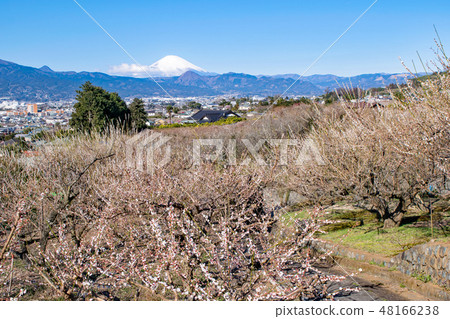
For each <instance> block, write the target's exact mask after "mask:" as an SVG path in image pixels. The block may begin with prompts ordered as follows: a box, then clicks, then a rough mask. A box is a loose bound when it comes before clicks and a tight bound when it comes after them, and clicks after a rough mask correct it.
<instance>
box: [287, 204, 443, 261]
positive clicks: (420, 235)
mask: <svg viewBox="0 0 450 319" xmlns="http://www.w3.org/2000/svg"><path fill="white" fill-rule="evenodd" d="M306 217H308V213H307V210H302V211H298V212H289V213H286V214H284V215H283V216H282V220H281V221H282V224H283V225H284V226H285V227H292V226H293V225H294V221H295V220H296V219H303V218H306ZM409 217H416V218H417V219H418V220H423V219H424V218H425V217H427V216H426V215H425V213H424V216H421V215H420V214H418V213H417V212H414V213H411V214H409ZM327 218H328V219H332V220H339V221H341V222H340V223H338V224H332V225H330V226H326V227H325V228H324V229H327V231H328V232H327V233H326V234H321V235H320V238H323V239H325V240H328V241H330V242H334V243H337V244H340V245H342V246H345V247H349V248H355V249H360V250H363V251H367V252H369V253H374V254H378V255H382V256H385V257H390V256H394V255H396V254H398V253H400V252H402V251H405V250H407V249H409V248H411V247H413V246H415V245H419V244H423V243H426V242H428V241H430V240H431V239H437V240H439V241H450V237H446V235H449V233H450V229H449V228H450V227H447V229H446V230H445V232H443V231H442V229H439V228H434V232H433V238H432V236H431V229H430V227H416V226H413V224H406V225H403V226H400V227H397V228H390V229H383V228H382V227H383V224H382V223H381V222H379V221H377V220H376V218H374V215H373V214H371V213H369V212H367V211H366V212H364V211H360V210H338V211H336V212H333V213H332V214H331V215H328V216H327ZM446 218H448V215H447V217H446ZM355 221H362V222H363V223H362V225H358V224H356V225H355ZM333 225H336V226H335V227H332V226H333Z"/></svg>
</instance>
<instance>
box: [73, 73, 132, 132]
mask: <svg viewBox="0 0 450 319" xmlns="http://www.w3.org/2000/svg"><path fill="white" fill-rule="evenodd" d="M77 93H78V95H77V96H76V100H77V101H78V102H77V103H75V105H74V108H75V111H74V113H73V114H72V118H71V119H70V122H69V124H70V126H71V127H72V128H74V129H75V130H80V131H88V132H90V131H93V130H98V131H103V130H105V129H106V128H107V127H108V126H110V125H112V126H116V127H126V124H127V120H128V119H129V110H128V108H127V105H126V103H125V102H124V101H123V100H122V99H121V97H120V96H119V95H118V94H117V93H110V92H108V91H106V90H104V89H103V88H101V87H99V86H94V85H92V83H91V82H89V81H88V82H86V83H84V84H83V85H82V86H81V90H79V91H77Z"/></svg>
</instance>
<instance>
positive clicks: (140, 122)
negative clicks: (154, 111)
mask: <svg viewBox="0 0 450 319" xmlns="http://www.w3.org/2000/svg"><path fill="white" fill-rule="evenodd" d="M144 107H145V104H144V101H143V100H141V99H138V98H135V99H134V100H133V102H131V104H130V106H129V107H128V109H129V110H130V116H131V127H132V128H133V129H136V130H137V131H141V130H143V129H145V128H146V127H147V113H146V112H145V108H144Z"/></svg>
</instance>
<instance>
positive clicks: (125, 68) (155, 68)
mask: <svg viewBox="0 0 450 319" xmlns="http://www.w3.org/2000/svg"><path fill="white" fill-rule="evenodd" d="M187 71H193V72H196V73H200V74H206V73H207V72H206V71H205V70H204V69H202V68H201V67H198V66H196V65H194V64H192V63H191V62H189V61H187V60H185V59H183V58H181V57H179V56H176V55H167V56H165V57H164V58H162V59H160V60H158V61H156V62H155V63H153V64H152V65H137V64H126V63H123V64H121V65H116V66H113V67H111V68H110V70H109V73H110V74H112V75H121V76H132V77H136V78H146V77H148V76H149V75H151V76H154V77H172V76H180V75H182V74H184V73H186V72H187Z"/></svg>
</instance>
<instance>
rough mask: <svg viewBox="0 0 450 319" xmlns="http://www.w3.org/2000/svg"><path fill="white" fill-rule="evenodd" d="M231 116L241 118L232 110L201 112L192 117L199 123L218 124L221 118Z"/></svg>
mask: <svg viewBox="0 0 450 319" xmlns="http://www.w3.org/2000/svg"><path fill="white" fill-rule="evenodd" d="M230 115H234V116H237V117H239V115H237V114H236V113H234V112H232V111H230V110H223V111H222V110H200V111H198V112H197V113H195V114H194V115H192V116H191V118H192V119H193V120H195V121H196V122H199V123H203V122H216V121H218V120H220V119H221V118H226V117H228V116H230Z"/></svg>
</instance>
